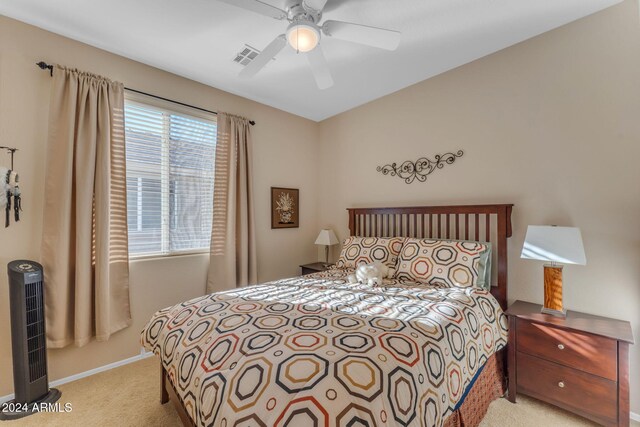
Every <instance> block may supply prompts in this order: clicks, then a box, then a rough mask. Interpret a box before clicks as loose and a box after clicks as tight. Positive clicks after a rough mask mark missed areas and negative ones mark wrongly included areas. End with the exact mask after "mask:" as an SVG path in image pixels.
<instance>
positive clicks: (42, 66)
mask: <svg viewBox="0 0 640 427" xmlns="http://www.w3.org/2000/svg"><path fill="white" fill-rule="evenodd" d="M36 65H37V66H38V67H40V69H42V70H46V69H48V70H49V73H50V74H51V77H53V65H49V64H47V63H46V62H44V61H40V62H36Z"/></svg>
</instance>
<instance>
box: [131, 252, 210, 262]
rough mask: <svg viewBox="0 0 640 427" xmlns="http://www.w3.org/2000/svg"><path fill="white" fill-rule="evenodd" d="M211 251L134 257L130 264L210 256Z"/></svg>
mask: <svg viewBox="0 0 640 427" xmlns="http://www.w3.org/2000/svg"><path fill="white" fill-rule="evenodd" d="M208 254H209V251H188V252H177V253H172V254H164V255H163V254H149V255H133V256H129V262H135V261H149V260H154V259H167V258H180V257H187V256H194V255H208Z"/></svg>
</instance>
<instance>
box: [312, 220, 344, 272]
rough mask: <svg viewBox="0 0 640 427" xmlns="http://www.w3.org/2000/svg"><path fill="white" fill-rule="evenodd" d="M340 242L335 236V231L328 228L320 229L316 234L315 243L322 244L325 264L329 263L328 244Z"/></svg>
mask: <svg viewBox="0 0 640 427" xmlns="http://www.w3.org/2000/svg"><path fill="white" fill-rule="evenodd" d="M338 243H340V241H339V240H338V238H337V237H336V233H334V232H333V230H330V229H323V230H320V234H318V238H317V239H316V245H324V247H325V248H324V258H325V263H326V264H325V265H328V264H329V246H333V245H336V244H338Z"/></svg>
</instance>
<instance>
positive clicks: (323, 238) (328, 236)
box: [316, 229, 340, 246]
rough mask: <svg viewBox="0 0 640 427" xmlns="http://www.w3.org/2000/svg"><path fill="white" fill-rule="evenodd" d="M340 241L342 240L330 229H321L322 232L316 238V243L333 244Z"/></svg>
mask: <svg viewBox="0 0 640 427" xmlns="http://www.w3.org/2000/svg"><path fill="white" fill-rule="evenodd" d="M338 243H340V241H339V240H338V238H337V237H336V233H334V232H333V230H330V229H325V230H320V234H318V238H317V239H316V245H325V246H332V245H337V244H338Z"/></svg>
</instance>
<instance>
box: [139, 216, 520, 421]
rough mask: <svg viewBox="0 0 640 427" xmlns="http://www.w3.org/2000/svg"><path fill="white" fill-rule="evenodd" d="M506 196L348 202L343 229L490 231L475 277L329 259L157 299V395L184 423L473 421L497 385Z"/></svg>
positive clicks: (451, 234)
mask: <svg viewBox="0 0 640 427" xmlns="http://www.w3.org/2000/svg"><path fill="white" fill-rule="evenodd" d="M511 209H512V205H504V204H503V205H472V206H430V207H403V208H354V209H349V210H348V212H349V229H350V234H351V235H352V236H360V237H362V238H382V237H384V238H388V237H403V238H405V237H406V238H412V239H427V238H428V239H447V240H452V241H453V240H455V241H475V242H487V243H490V245H491V252H490V253H491V257H492V262H491V263H490V264H491V266H492V267H491V268H490V270H489V271H492V277H493V278H495V280H493V281H492V283H491V284H492V285H493V286H490V287H489V288H485V289H482V288H479V287H475V286H473V287H464V288H462V287H444V286H439V284H438V283H433V286H431V285H429V286H425V284H424V283H421V282H416V281H413V280H412V279H407V278H402V276H397V277H395V278H390V279H385V281H384V283H383V284H382V285H379V286H369V285H366V284H359V283H351V282H350V280H349V275H350V274H352V272H353V270H352V268H350V266H343V268H339V269H338V268H336V269H331V270H328V271H326V272H321V273H316V274H312V275H307V276H301V277H294V278H289V279H283V280H277V281H273V282H268V283H264V284H260V285H255V286H249V287H246V288H239V289H234V290H230V291H225V292H218V293H215V294H211V295H206V296H204V297H201V298H197V299H194V300H191V301H187V302H184V303H182V304H178V305H176V306H173V307H168V308H166V309H164V310H160V311H159V312H157V313H156V314H155V315H154V316H153V317H152V319H151V320H150V321H149V323H148V324H147V326H146V327H145V329H144V330H143V331H142V343H143V345H144V347H145V348H146V349H148V350H150V351H153V352H154V353H155V354H156V355H158V356H159V357H160V361H161V370H160V371H161V375H160V382H161V401H162V403H166V402H168V401H169V400H171V401H172V402H173V403H174V405H175V406H176V409H177V411H178V413H179V415H180V418H181V419H182V421H183V423H184V424H185V425H187V426H228V427H231V426H283V427H284V426H307V425H309V426H354V425H358V426H385V425H387V426H389V425H402V426H445V427H454V426H475V425H477V424H478V423H479V422H480V420H481V419H482V417H483V416H484V414H485V413H486V410H487V408H488V405H489V403H490V402H491V401H492V400H494V399H496V398H497V397H499V396H501V395H502V394H503V393H504V387H505V381H504V373H503V372H504V356H503V353H504V348H505V346H506V343H507V321H506V317H505V315H504V313H503V309H506V301H507V239H508V237H510V236H511ZM456 244H458V243H456ZM351 267H353V266H351ZM493 282H495V283H493Z"/></svg>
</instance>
